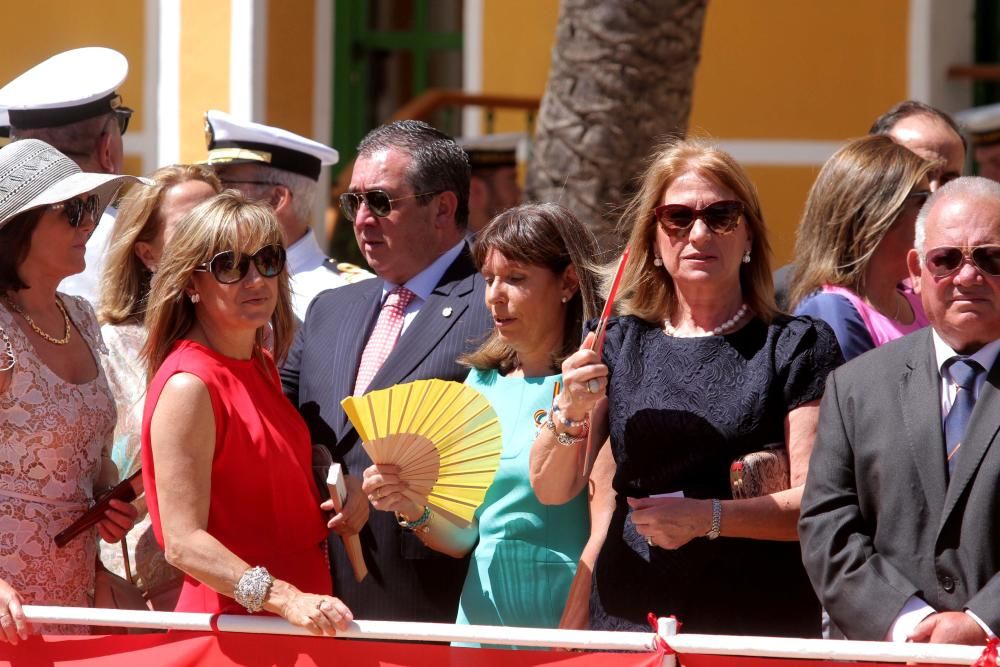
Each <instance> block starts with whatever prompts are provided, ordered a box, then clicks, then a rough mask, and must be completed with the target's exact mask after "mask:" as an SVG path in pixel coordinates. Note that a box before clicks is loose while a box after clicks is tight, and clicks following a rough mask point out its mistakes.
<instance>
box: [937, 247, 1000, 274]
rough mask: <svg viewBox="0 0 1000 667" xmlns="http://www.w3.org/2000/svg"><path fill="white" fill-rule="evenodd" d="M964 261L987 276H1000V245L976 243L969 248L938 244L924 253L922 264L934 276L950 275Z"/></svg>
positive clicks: (959, 267)
mask: <svg viewBox="0 0 1000 667" xmlns="http://www.w3.org/2000/svg"><path fill="white" fill-rule="evenodd" d="M965 262H971V263H972V264H973V266H975V267H976V268H977V269H979V270H980V271H982V272H983V273H985V274H986V275H988V276H1000V245H978V246H972V247H969V248H959V247H957V246H947V245H945V246H938V247H937V248H931V249H930V250H928V251H927V253H926V254H925V255H924V265H925V266H926V267H927V271H928V272H930V274H931V275H932V276H934V277H935V278H944V277H945V276H950V275H951V274H953V273H955V272H956V271H958V270H959V269H961V268H962V265H963V264H964V263H965Z"/></svg>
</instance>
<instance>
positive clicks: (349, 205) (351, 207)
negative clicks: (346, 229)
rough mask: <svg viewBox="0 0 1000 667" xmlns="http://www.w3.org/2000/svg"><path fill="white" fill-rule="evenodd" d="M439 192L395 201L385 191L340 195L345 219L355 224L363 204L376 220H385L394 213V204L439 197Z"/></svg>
mask: <svg viewBox="0 0 1000 667" xmlns="http://www.w3.org/2000/svg"><path fill="white" fill-rule="evenodd" d="M439 194H441V192H440V191H438V192H421V193H420V194H415V195H406V196H404V197H396V198H395V199H393V198H392V197H390V196H389V193H388V192H386V191H385V190H369V191H367V192H345V193H344V194H342V195H340V210H341V211H343V212H344V217H345V218H347V219H348V220H350V221H351V222H354V220H355V219H356V218H357V217H358V209H359V208H361V202H364V203H365V204H366V205H367V206H368V210H369V211H371V212H372V215H374V216H375V217H376V218H384V217H386V216H388V215H389V214H390V213H392V204H393V202H397V201H402V200H403V199H413V198H414V197H429V196H431V195H439Z"/></svg>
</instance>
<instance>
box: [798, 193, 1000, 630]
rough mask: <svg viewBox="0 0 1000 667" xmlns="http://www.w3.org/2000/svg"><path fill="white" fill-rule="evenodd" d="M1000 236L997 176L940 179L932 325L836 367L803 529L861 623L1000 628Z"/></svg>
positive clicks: (930, 262) (923, 233)
mask: <svg viewBox="0 0 1000 667" xmlns="http://www.w3.org/2000/svg"><path fill="white" fill-rule="evenodd" d="M998 246H1000V184H996V183H992V182H990V181H988V180H987V179H983V178H977V177H966V178H959V179H957V180H955V181H952V182H951V183H948V184H947V185H944V186H942V187H941V188H940V189H939V190H937V191H936V192H935V193H934V194H933V195H932V196H931V198H930V199H929V200H928V201H927V203H926V204H925V205H924V208H923V209H922V210H921V212H920V215H919V217H918V219H917V230H916V242H915V249H914V250H911V251H910V254H909V257H908V262H909V267H910V274H911V278H912V280H913V285H914V289H915V290H916V291H917V292H918V293H919V294H920V296H921V299H922V301H923V305H924V309H925V311H926V312H927V316H928V319H929V320H930V322H931V327H930V328H928V329H924V330H922V331H919V332H916V333H913V334H911V335H909V336H906V337H904V338H902V339H899V340H897V341H893V342H891V343H888V344H887V345H884V346H882V347H880V348H878V349H875V350H872V351H870V352H868V353H866V354H864V355H862V356H861V357H858V358H857V359H855V360H853V361H851V362H850V363H848V364H846V365H844V366H842V367H841V368H839V369H837V370H836V371H834V372H833V374H832V375H831V377H830V379H829V380H828V381H827V385H826V393H825V395H824V397H823V402H822V404H821V407H820V419H819V430H818V434H817V437H816V445H815V449H814V450H813V455H812V460H811V462H810V467H809V477H808V480H807V481H806V487H805V492H804V496H803V499H802V516H801V519H800V522H799V534H800V539H801V542H802V557H803V560H804V562H805V565H806V570H807V571H808V573H809V576H810V578H811V580H812V583H813V586H814V587H815V589H816V592H817V593H818V595H819V597H820V599H821V600H822V602H823V604H824V606H825V607H826V609H827V610H829V612H830V615H831V617H832V620H833V622H834V623H835V624H836V625H837V626H838V627H840V629H841V630H843V631H844V632H845V634H846V635H847V637H848V639H864V640H883V639H886V640H892V641H906V640H909V641H920V642H926V641H930V642H943V643H962V644H981V643H983V642H984V641H985V639H986V637H987V636H988V634H992V633H994V632H997V631H1000V574H998V572H1000V532H998V531H997V530H996V527H997V525H998V522H1000V493H998V489H1000V441H998V430H1000V363H997V353H998V351H1000V247H998Z"/></svg>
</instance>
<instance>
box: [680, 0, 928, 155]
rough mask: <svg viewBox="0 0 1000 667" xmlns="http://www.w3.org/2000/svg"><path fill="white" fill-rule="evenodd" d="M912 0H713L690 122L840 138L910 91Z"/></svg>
mask: <svg viewBox="0 0 1000 667" xmlns="http://www.w3.org/2000/svg"><path fill="white" fill-rule="evenodd" d="M908 6H909V3H908V2H907V0H882V1H880V2H871V1H870V0H838V2H836V3H832V2H802V1H801V0H754V1H753V2H744V1H742V0H717V1H715V2H709V3H708V14H707V17H706V21H705V30H704V33H703V35H702V47H701V63H700V65H699V67H698V71H697V74H696V76H695V87H694V100H693V102H692V107H691V124H690V127H691V129H692V130H696V129H703V130H705V131H707V132H709V133H710V134H712V135H714V136H717V137H725V138H740V139H807V140H841V139H844V138H847V137H853V136H857V135H860V134H864V133H866V132H867V131H868V128H869V126H870V125H871V123H872V121H873V120H874V119H875V118H876V117H877V116H878V115H879V114H881V113H882V112H883V111H885V110H887V109H888V108H889V107H890V106H892V105H893V104H895V103H896V102H898V101H899V100H901V99H904V98H905V96H906V73H907V67H906V34H907V17H908Z"/></svg>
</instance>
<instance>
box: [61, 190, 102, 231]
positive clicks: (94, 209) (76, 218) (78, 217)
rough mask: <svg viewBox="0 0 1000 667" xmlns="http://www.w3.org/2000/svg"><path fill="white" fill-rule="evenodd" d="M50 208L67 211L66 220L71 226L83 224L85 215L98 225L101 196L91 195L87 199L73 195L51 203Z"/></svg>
mask: <svg viewBox="0 0 1000 667" xmlns="http://www.w3.org/2000/svg"><path fill="white" fill-rule="evenodd" d="M49 209H51V210H53V211H62V212H63V213H65V214H66V222H68V223H69V226H70V227H73V228H76V227H79V226H80V225H82V224H83V216H84V215H89V216H90V219H91V220H93V222H94V226H97V223H98V222H100V215H101V198H100V197H98V196H97V195H90V197H88V198H87V199H83V198H82V197H73V198H72V199H67V200H66V201H64V202H59V203H58V204H50V205H49Z"/></svg>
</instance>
